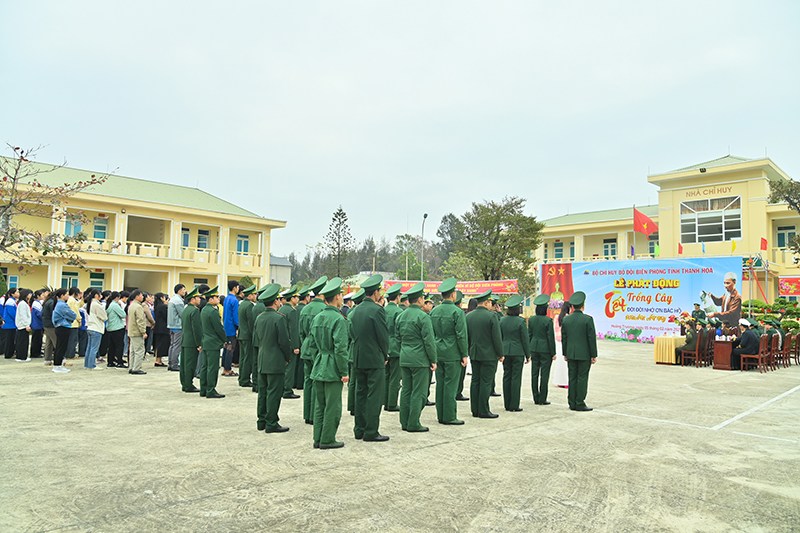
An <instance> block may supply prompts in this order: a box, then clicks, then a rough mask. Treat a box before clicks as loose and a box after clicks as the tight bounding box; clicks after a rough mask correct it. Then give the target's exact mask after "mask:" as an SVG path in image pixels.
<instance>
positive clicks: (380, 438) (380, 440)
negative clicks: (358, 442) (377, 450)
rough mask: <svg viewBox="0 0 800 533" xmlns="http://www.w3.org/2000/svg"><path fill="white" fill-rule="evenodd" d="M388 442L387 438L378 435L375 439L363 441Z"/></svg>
mask: <svg viewBox="0 0 800 533" xmlns="http://www.w3.org/2000/svg"><path fill="white" fill-rule="evenodd" d="M387 440H389V437H387V436H386V435H378V436H377V437H373V438H371V439H364V442H386V441H387Z"/></svg>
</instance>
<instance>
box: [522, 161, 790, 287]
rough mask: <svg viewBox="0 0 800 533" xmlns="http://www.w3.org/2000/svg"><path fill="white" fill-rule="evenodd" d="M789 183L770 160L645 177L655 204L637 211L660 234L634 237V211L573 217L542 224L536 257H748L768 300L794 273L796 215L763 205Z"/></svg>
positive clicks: (716, 164) (552, 259)
mask: <svg viewBox="0 0 800 533" xmlns="http://www.w3.org/2000/svg"><path fill="white" fill-rule="evenodd" d="M788 179H790V178H789V177H788V176H787V175H786V174H785V173H784V172H783V171H782V170H781V169H780V168H778V166H777V165H776V164H775V163H773V162H772V160H770V159H768V158H764V159H746V158H743V157H736V156H732V155H728V156H725V157H721V158H719V159H714V160H712V161H706V162H705V163H699V164H697V165H692V166H690V167H686V168H681V169H678V170H674V171H672V172H666V173H663V174H651V175H649V176H648V177H647V181H648V182H649V183H652V184H653V185H655V186H656V187H658V204H656V205H642V206H638V205H637V206H636V209H638V210H639V211H641V212H642V213H644V214H645V215H646V216H648V217H649V218H650V219H652V220H653V222H655V223H656V224H657V226H658V232H657V233H653V234H651V235H650V238H649V239H648V238H647V237H646V236H645V235H644V234H642V233H637V232H634V231H633V206H631V207H625V208H620V209H608V210H603V211H591V212H585V213H575V214H570V215H565V216H561V217H556V218H551V219H549V220H544V221H542V222H544V223H545V224H546V227H545V229H544V239H543V243H542V246H541V247H540V248H539V249H538V250H536V252H535V254H536V257H537V259H539V261H540V262H543V263H552V262H565V261H607V260H630V259H637V260H638V259H642V260H647V259H652V258H654V257H656V255H657V254H658V255H659V258H661V259H667V258H681V257H712V256H714V257H719V256H743V257H744V258H746V259H747V258H751V257H752V258H754V260H755V264H756V265H757V267H758V268H757V270H756V272H755V278H757V279H758V280H759V282H760V283H761V286H762V288H763V290H764V291H765V293H766V296H767V297H768V298H769V299H770V300H773V299H774V298H775V297H776V296H777V295H778V294H779V289H778V279H779V277H781V276H797V275H798V273H799V271H798V267H797V265H796V264H795V263H794V254H793V253H792V252H791V250H790V249H789V247H788V244H789V242H790V240H791V238H792V237H794V235H795V233H796V232H797V227H798V225H800V215H798V213H797V212H795V211H793V210H790V209H788V206H787V204H786V203H778V204H771V203H769V195H770V182H771V181H773V180H788ZM762 239H766V244H767V246H766V248H767V249H766V250H762ZM734 243H735V249H734ZM680 248H682V253H681V250H680ZM745 279H746V278H745ZM739 290H740V292H741V293H742V295H743V297H744V298H750V297H751V292H750V290H752V297H753V298H758V299H763V296H762V295H761V291H760V290H759V289H758V288H757V284H753V288H752V289H750V284H749V283H741V284H740V285H739Z"/></svg>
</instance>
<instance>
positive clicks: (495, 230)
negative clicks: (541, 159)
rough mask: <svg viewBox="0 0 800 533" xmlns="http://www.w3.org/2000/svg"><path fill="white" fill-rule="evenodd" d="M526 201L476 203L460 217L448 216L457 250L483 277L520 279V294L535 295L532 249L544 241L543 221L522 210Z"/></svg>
mask: <svg viewBox="0 0 800 533" xmlns="http://www.w3.org/2000/svg"><path fill="white" fill-rule="evenodd" d="M525 203H526V200H525V199H524V198H518V197H516V196H510V197H505V198H503V200H502V201H501V202H495V201H487V202H483V203H480V204H478V203H474V202H473V204H472V208H471V209H470V210H469V211H467V212H466V213H464V214H463V215H461V216H460V217H457V218H456V217H447V218H448V220H449V222H450V223H452V225H453V227H452V228H451V229H450V230H449V231H450V232H451V234H452V235H460V238H459V240H457V241H455V251H456V252H458V253H459V254H461V255H462V256H463V257H466V258H469V261H470V262H471V263H472V265H473V266H474V268H475V270H477V272H478V273H479V275H480V276H481V277H482V278H483V279H484V280H499V279H517V280H519V287H520V293H521V294H533V292H534V291H535V289H536V273H535V270H534V269H533V266H534V263H535V261H534V259H533V258H532V257H531V255H532V254H531V252H532V251H533V250H535V249H536V248H538V247H539V245H540V244H541V242H542V229H543V228H544V224H542V223H541V222H537V221H536V217H532V216H528V215H526V214H525V213H524V212H523V210H524V208H525Z"/></svg>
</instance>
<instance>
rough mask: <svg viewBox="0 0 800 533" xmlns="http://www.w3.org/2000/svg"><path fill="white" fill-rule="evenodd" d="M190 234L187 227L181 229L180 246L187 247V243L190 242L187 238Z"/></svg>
mask: <svg viewBox="0 0 800 533" xmlns="http://www.w3.org/2000/svg"><path fill="white" fill-rule="evenodd" d="M190 236H191V234H190V232H189V228H182V229H181V246H183V247H184V248H188V247H189V244H190V243H191V241H190V240H189V239H190Z"/></svg>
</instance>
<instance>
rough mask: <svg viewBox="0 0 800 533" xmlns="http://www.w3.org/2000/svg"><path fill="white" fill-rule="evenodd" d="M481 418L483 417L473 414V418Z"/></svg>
mask: <svg viewBox="0 0 800 533" xmlns="http://www.w3.org/2000/svg"><path fill="white" fill-rule="evenodd" d="M480 416H481V415H476V414H475V413H472V418H480Z"/></svg>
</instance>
